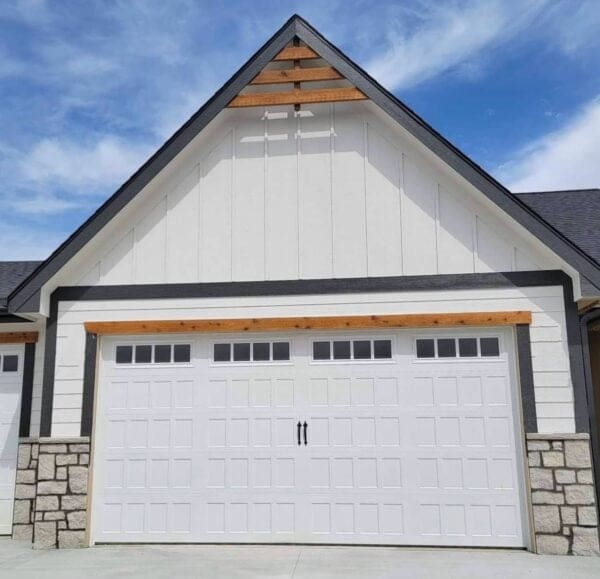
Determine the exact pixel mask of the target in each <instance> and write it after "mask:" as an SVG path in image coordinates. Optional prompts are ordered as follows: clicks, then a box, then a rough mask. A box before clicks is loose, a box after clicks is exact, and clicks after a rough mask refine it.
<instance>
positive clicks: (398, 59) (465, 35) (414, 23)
mask: <svg viewBox="0 0 600 579" xmlns="http://www.w3.org/2000/svg"><path fill="white" fill-rule="evenodd" d="M543 5H544V1H543V0H530V1H528V2H519V3H515V2H506V1H499V0H487V1H481V0H472V1H469V2H465V3H462V4H457V3H455V2H452V3H442V2H439V3H438V2H435V3H427V2H425V3H423V4H420V5H419V6H420V7H421V9H420V10H419V11H418V12H416V13H415V10H414V9H413V10H411V14H410V16H412V18H406V19H404V18H403V16H404V14H403V13H400V16H399V17H398V18H396V19H392V20H391V21H390V22H389V23H388V44H389V48H388V49H387V50H386V51H385V52H383V53H382V54H379V55H377V56H375V57H374V58H373V59H372V60H371V62H370V64H369V65H368V66H367V70H369V72H370V73H371V74H372V75H373V76H374V77H375V78H376V79H377V80H378V81H380V82H381V83H382V84H384V85H385V86H389V87H392V88H396V89H398V88H407V87H411V86H414V85H416V84H419V83H421V82H423V81H426V80H428V79H430V78H432V77H435V76H437V75H438V74H440V73H442V72H444V71H447V70H450V69H452V68H455V67H457V66H459V65H460V66H462V67H464V69H465V71H466V73H467V74H468V75H473V74H474V73H475V72H477V71H478V64H477V62H475V60H474V59H476V58H477V57H478V56H479V55H480V53H481V52H482V51H483V49H484V48H491V47H493V46H494V45H496V44H499V43H506V42H508V41H510V40H511V38H513V37H514V35H515V34H517V33H518V32H519V31H520V30H522V29H523V28H524V27H525V26H527V25H528V24H530V23H531V21H532V19H533V18H534V17H535V16H536V15H537V14H538V13H539V12H540V10H541V8H542V7H543ZM405 22H406V23H408V25H407V24H405Z"/></svg>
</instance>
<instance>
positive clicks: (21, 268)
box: [0, 261, 42, 307]
mask: <svg viewBox="0 0 600 579" xmlns="http://www.w3.org/2000/svg"><path fill="white" fill-rule="evenodd" d="M40 263H42V262H41V261H0V307H2V306H3V305H4V304H5V302H6V298H7V297H8V296H9V294H10V292H12V291H13V290H14V289H15V288H16V287H17V286H18V285H19V284H20V283H21V282H22V281H23V280H24V279H25V278H26V277H27V276H28V275H29V274H30V273H31V272H32V271H33V270H34V269H35V268H36V267H37V266H38V265H39V264H40Z"/></svg>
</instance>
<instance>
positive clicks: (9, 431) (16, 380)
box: [0, 345, 23, 535]
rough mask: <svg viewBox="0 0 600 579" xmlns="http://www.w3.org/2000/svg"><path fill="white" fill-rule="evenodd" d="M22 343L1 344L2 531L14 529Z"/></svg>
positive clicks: (0, 460)
mask: <svg viewBox="0 0 600 579" xmlns="http://www.w3.org/2000/svg"><path fill="white" fill-rule="evenodd" d="M22 384H23V346H22V345H14V346H13V345H3V346H0V535H10V534H11V533H12V515H13V501H14V496H15V476H16V470H17V447H18V444H19V413H20V409H21V387H22Z"/></svg>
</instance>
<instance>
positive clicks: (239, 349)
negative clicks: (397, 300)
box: [92, 331, 525, 547]
mask: <svg viewBox="0 0 600 579" xmlns="http://www.w3.org/2000/svg"><path fill="white" fill-rule="evenodd" d="M511 343H512V338H511V334H510V332H508V331H506V332H504V331H495V332H490V333H485V334H481V333H470V334H469V333H467V332H464V331H457V332H450V333H437V334H433V333H429V332H420V333H415V332H408V331H402V332H394V333H387V334H385V333H370V334H357V335H352V334H346V335H341V334H338V335H328V336H324V335H319V334H317V335H310V334H300V333H299V334H294V335H277V336H274V335H273V336H268V337H266V336H264V335H263V336H254V337H252V338H249V337H248V336H232V337H225V336H222V335H221V336H214V337H206V336H204V337H197V336H196V337H189V338H187V339H185V338H181V337H177V339H173V338H171V340H170V341H169V340H168V339H165V337H164V336H163V337H157V338H156V339H148V338H147V337H146V338H143V339H139V338H138V339H130V340H127V339H125V340H123V339H121V340H119V341H115V340H109V339H105V340H104V341H103V346H102V364H101V372H100V379H99V396H98V406H97V408H98V410H97V413H96V423H97V427H96V428H97V430H96V436H95V450H94V485H93V489H94V491H93V516H92V540H93V541H96V542H111V541H118V542H122V541H139V542H148V541H155V542H166V541H174V542H219V541H222V542H300V543H357V544H360V543H369V544H407V545H474V546H475V545H479V546H510V547H521V546H524V545H525V539H524V533H523V520H524V516H523V508H522V504H523V502H522V497H521V495H522V488H521V487H522V485H521V482H520V481H521V472H520V470H521V466H522V465H521V458H520V448H519V447H518V445H517V444H516V442H515V440H520V439H521V438H520V437H521V435H520V434H519V427H518V426H517V425H518V421H517V419H516V418H515V415H516V414H517V413H516V412H515V408H516V403H515V399H516V396H515V388H514V376H513V374H514V371H513V360H512V356H511V354H510V351H511V348H512V346H511Z"/></svg>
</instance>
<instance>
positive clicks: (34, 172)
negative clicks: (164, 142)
mask: <svg viewBox="0 0 600 579" xmlns="http://www.w3.org/2000/svg"><path fill="white" fill-rule="evenodd" d="M151 150H152V146H151V145H149V144H136V143H132V142H128V141H123V140H121V139H118V138H116V137H112V136H106V137H102V138H100V139H99V140H98V141H96V142H95V143H93V144H91V145H89V146H86V145H83V144H81V143H78V142H75V141H59V140H54V139H43V140H42V141H40V142H39V143H37V144H36V145H35V146H34V147H33V148H32V149H31V150H30V151H29V152H28V153H27V154H26V155H24V157H23V158H22V160H21V166H20V170H21V174H22V175H23V176H24V178H25V179H27V180H28V181H30V182H33V183H37V184H47V185H50V186H60V187H64V188H68V189H69V190H71V191H72V193H73V194H74V195H86V194H94V193H97V192H98V190H102V191H106V190H108V189H111V188H113V187H115V186H116V185H118V184H120V183H122V182H123V181H125V179H126V178H127V177H129V176H131V175H132V174H133V173H134V171H135V170H136V169H137V168H138V167H139V166H140V164H141V163H142V162H143V161H144V160H145V158H146V157H147V156H149V154H150V152H151Z"/></svg>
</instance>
